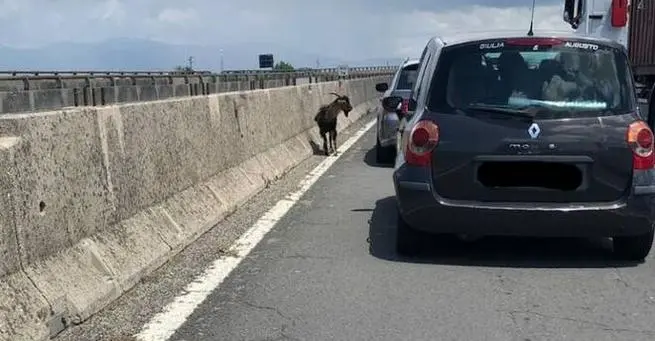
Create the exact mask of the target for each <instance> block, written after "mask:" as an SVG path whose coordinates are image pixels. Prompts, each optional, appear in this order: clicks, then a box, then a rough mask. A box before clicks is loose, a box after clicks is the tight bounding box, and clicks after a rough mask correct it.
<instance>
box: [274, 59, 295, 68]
mask: <svg viewBox="0 0 655 341" xmlns="http://www.w3.org/2000/svg"><path fill="white" fill-rule="evenodd" d="M273 70H275V71H294V70H295V69H294V68H293V65H291V64H289V63H287V62H285V61H283V60H282V61H279V62H277V64H275V66H273Z"/></svg>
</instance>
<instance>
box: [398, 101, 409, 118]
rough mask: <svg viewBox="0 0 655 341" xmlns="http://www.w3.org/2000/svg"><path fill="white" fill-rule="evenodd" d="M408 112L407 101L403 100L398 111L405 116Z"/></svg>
mask: <svg viewBox="0 0 655 341" xmlns="http://www.w3.org/2000/svg"><path fill="white" fill-rule="evenodd" d="M408 111H409V99H407V98H405V99H403V106H402V107H401V109H400V112H402V113H403V114H406V113H407V112H408Z"/></svg>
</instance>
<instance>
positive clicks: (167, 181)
mask: <svg viewBox="0 0 655 341" xmlns="http://www.w3.org/2000/svg"><path fill="white" fill-rule="evenodd" d="M388 78H389V77H388V76H381V77H374V78H362V79H355V80H348V81H344V82H341V83H340V82H327V83H318V84H307V85H300V86H290V87H283V88H275V89H264V90H255V91H248V92H232V93H223V94H215V95H208V96H198V97H187V98H178V99H170V100H162V101H155V102H145V103H129V104H123V105H118V106H105V107H80V108H72V109H67V110H60V111H53V112H43V113H30V114H12V115H5V116H0V160H1V161H2V164H3V168H4V171H3V172H1V173H0V185H2V188H1V190H2V192H1V193H0V204H1V205H2V207H3V209H2V210H0V340H2V341H5V340H12V341H14V340H20V341H22V340H25V341H31V340H45V339H48V338H49V336H50V335H52V334H56V333H58V332H60V331H61V330H62V329H63V328H65V327H66V326H67V325H70V324H75V323H80V322H82V321H84V320H85V319H87V318H89V317H90V316H91V315H92V314H94V313H95V312H97V311H99V310H100V309H102V308H103V307H105V306H106V305H107V304H109V303H110V302H112V301H113V300H115V299H116V298H118V297H119V296H120V295H121V294H122V293H124V292H125V291H127V290H129V289H130V288H131V287H133V286H134V285H135V284H136V283H137V282H138V281H139V280H140V279H141V278H143V276H144V275H146V274H148V273H150V272H152V271H153V270H155V269H156V268H158V267H160V266H161V265H162V264H164V263H165V262H166V261H167V260H168V259H170V258H171V257H172V256H174V255H175V254H176V253H177V252H179V251H180V250H181V249H182V248H184V247H186V246H187V245H189V244H190V243H191V242H193V241H194V240H195V239H196V238H198V237H199V236H200V235H201V234H203V233H204V232H206V231H207V230H209V229H210V228H211V227H212V226H214V225H216V224H217V223H218V222H219V221H220V220H222V219H223V218H224V217H225V216H226V215H228V214H230V213H231V212H233V211H234V210H235V209H236V208H237V207H238V206H240V205H241V204H243V203H244V202H245V201H246V200H248V199H249V198H251V197H252V196H253V195H255V194H256V193H258V192H259V191H260V190H262V189H263V188H264V187H265V186H266V185H267V184H268V183H269V182H270V181H273V180H275V179H276V178H278V177H279V176H281V175H282V174H284V173H285V172H287V171H288V170H289V169H291V168H292V167H293V166H295V165H297V164H298V163H300V162H301V161H303V160H304V159H306V158H307V157H309V156H310V155H311V154H312V152H313V147H312V144H315V145H321V140H320V138H319V136H318V134H317V129H316V127H315V122H314V121H313V118H314V115H315V113H316V111H317V110H318V107H319V105H321V104H326V103H328V102H330V101H331V100H333V99H334V96H333V95H331V94H330V92H331V91H336V92H340V93H344V94H347V95H348V96H350V98H351V101H352V104H353V106H354V110H353V112H351V113H350V116H349V117H348V118H345V117H344V116H343V115H340V117H339V130H343V129H344V128H345V127H347V126H348V125H350V124H351V123H352V122H354V121H356V120H357V119H358V118H360V117H361V116H362V115H365V114H367V113H368V112H369V111H371V110H372V109H373V108H374V107H375V106H376V105H377V103H378V101H379V100H378V99H379V95H378V93H376V91H375V84H376V83H377V82H381V81H388V80H389V79H388Z"/></svg>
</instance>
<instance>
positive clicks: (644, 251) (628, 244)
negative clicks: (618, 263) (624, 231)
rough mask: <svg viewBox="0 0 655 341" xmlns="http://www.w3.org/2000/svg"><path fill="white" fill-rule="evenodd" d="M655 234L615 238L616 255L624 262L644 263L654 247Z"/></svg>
mask: <svg viewBox="0 0 655 341" xmlns="http://www.w3.org/2000/svg"><path fill="white" fill-rule="evenodd" d="M653 235H654V232H653V231H650V232H648V233H646V234H642V235H638V236H621V237H614V238H613V243H614V254H615V255H616V256H617V257H618V258H619V259H622V260H628V261H639V262H641V261H643V260H644V259H645V258H646V256H648V254H649V253H650V249H651V247H652V246H653Z"/></svg>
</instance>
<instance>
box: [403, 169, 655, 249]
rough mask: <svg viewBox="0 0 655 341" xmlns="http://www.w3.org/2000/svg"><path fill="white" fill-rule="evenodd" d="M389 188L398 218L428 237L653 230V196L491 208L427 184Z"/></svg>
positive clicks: (622, 233)
mask: <svg viewBox="0 0 655 341" xmlns="http://www.w3.org/2000/svg"><path fill="white" fill-rule="evenodd" d="M394 186H395V189H396V198H397V202H398V208H399V211H400V214H401V215H402V217H403V218H404V219H405V221H406V222H407V223H408V224H409V225H410V226H412V227H413V228H414V229H417V230H421V231H425V232H431V233H457V234H472V235H508V236H509V235H514V236H535V237H612V236H625V235H638V234H643V233H647V232H649V231H651V230H652V228H653V220H654V219H653V218H654V216H655V214H654V210H653V207H655V206H654V204H655V194H653V193H652V192H650V193H647V194H642V195H633V196H632V197H630V198H629V199H628V200H627V201H625V202H620V203H618V202H617V203H608V204H606V205H602V206H601V205H593V206H592V205H577V206H576V205H574V204H571V205H569V206H568V207H565V206H563V205H561V204H558V205H557V206H553V205H551V206H549V205H547V204H540V203H529V204H528V203H505V204H496V203H494V204H491V203H483V202H461V201H450V200H445V199H442V198H439V197H438V196H436V195H435V194H434V192H433V191H432V188H431V186H430V184H428V183H424V182H412V181H409V180H405V179H399V177H398V172H395V173H394Z"/></svg>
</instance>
